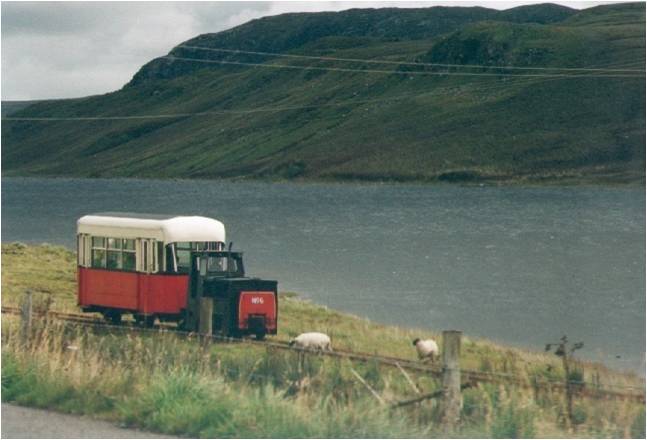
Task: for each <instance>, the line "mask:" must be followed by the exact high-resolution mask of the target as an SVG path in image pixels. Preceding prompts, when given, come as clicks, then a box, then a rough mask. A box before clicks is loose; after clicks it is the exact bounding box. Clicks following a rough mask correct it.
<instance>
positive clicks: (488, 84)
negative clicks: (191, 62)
mask: <svg viewBox="0 0 647 440" xmlns="http://www.w3.org/2000/svg"><path fill="white" fill-rule="evenodd" d="M634 62H635V61H632V63H634ZM623 64H626V63H623ZM610 66H614V64H610ZM495 76H500V75H495ZM585 76H587V77H589V76H590V77H596V76H597V75H595V74H591V75H585ZM558 79H559V78H554V77H549V78H544V77H543V76H542V77H541V78H540V79H539V78H537V77H535V76H532V75H509V78H507V79H503V81H505V84H501V83H493V82H492V78H491V77H488V78H487V79H483V80H479V81H475V82H470V83H466V84H459V85H454V86H450V87H444V88H437V89H435V90H432V91H429V92H423V93H417V92H415V93H413V92H412V93H405V94H401V95H395V96H390V97H384V98H374V99H364V100H346V101H337V102H329V103H324V104H310V105H287V106H275V107H257V108H253V109H238V110H235V109H234V110H228V109H221V110H211V111H203V112H185V113H167V114H156V115H150V114H149V115H116V116H70V117H48V116H42V117H39V116H34V117H11V116H7V117H3V118H2V121H43V122H47V121H119V120H146V119H177V118H187V117H193V116H198V117H199V116H215V115H245V114H253V113H272V112H281V111H292V110H310V109H316V108H326V107H346V106H361V105H365V104H379V103H386V102H394V101H400V100H406V99H415V98H423V97H430V96H443V95H447V94H450V93H455V92H459V93H460V92H462V91H465V92H472V93H474V92H490V91H502V90H504V89H505V88H508V87H510V86H525V85H537V84H542V83H546V82H549V81H555V80H558Z"/></svg>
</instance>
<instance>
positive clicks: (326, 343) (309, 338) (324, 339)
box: [289, 332, 332, 351]
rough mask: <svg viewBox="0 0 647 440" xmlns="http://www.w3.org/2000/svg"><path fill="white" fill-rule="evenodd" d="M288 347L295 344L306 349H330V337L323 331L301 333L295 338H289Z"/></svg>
mask: <svg viewBox="0 0 647 440" xmlns="http://www.w3.org/2000/svg"><path fill="white" fill-rule="evenodd" d="M289 344H290V347H292V346H296V347H299V348H305V349H308V350H316V351H324V350H325V351H332V346H331V343H330V337H329V336H328V335H326V334H324V333H317V332H309V333H301V334H300V335H299V336H297V337H296V338H293V339H290V342H289Z"/></svg>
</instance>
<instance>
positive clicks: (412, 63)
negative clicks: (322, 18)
mask: <svg viewBox="0 0 647 440" xmlns="http://www.w3.org/2000/svg"><path fill="white" fill-rule="evenodd" d="M178 47H179V48H182V49H192V50H207V51H213V52H226V53H237V54H249V55H260V56H275V57H284V58H300V59H308V60H323V61H344V62H353V63H369V64H395V65H406V66H421V67H423V66H424V67H456V68H468V69H501V70H562V71H572V72H578V71H582V72H637V73H645V70H639V69H606V68H599V67H521V66H490V65H482V64H444V63H424V62H417V61H393V60H370V59H365V58H364V59H362V58H338V57H327V56H312V55H297V54H288V53H277V52H258V51H251V50H240V49H223V48H217V47H203V46H190V45H181V46H178Z"/></svg>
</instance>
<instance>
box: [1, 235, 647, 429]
mask: <svg viewBox="0 0 647 440" xmlns="http://www.w3.org/2000/svg"><path fill="white" fill-rule="evenodd" d="M2 262H3V264H2V292H3V296H2V305H3V306H10V305H17V304H18V301H19V298H20V296H21V294H22V292H24V291H25V290H26V289H31V290H32V291H33V292H34V299H35V303H34V306H35V308H36V309H37V310H43V309H45V308H47V307H49V308H50V309H53V310H59V311H78V310H77V309H76V307H75V294H74V288H75V280H74V266H75V258H74V254H73V253H72V252H70V251H69V250H66V249H64V248H61V247H57V246H50V245H41V246H27V245H24V244H20V243H11V244H3V245H2ZM279 307H280V313H279V315H280V317H281V318H280V325H279V335H278V336H276V337H272V338H271V339H272V340H283V341H285V340H286V339H287V338H289V337H292V336H295V335H296V334H298V333H300V332H302V331H306V330H322V331H326V332H328V333H329V334H330V335H332V337H333V338H332V339H333V344H334V346H335V347H337V348H345V349H352V350H355V351H363V352H377V353H379V354H382V355H391V356H397V357H401V358H406V359H414V358H415V351H414V349H413V347H412V345H411V342H410V341H411V340H412V339H413V338H414V337H416V336H422V337H427V336H433V337H435V338H436V339H438V340H440V338H439V337H438V335H437V334H434V333H431V332H429V331H426V330H425V331H423V330H413V329H404V328H398V327H392V326H384V325H380V324H377V323H373V322H370V321H368V320H365V319H361V318H359V317H356V316H352V315H348V314H344V313H340V312H337V311H334V310H330V309H328V308H326V307H322V306H318V305H316V304H312V303H309V302H306V301H302V300H299V299H298V298H295V295H294V294H283V295H282V297H281V300H280V301H279ZM19 328H20V327H19V323H18V320H17V319H16V318H15V317H12V316H7V315H3V319H2V399H3V401H13V402H17V403H19V404H22V405H29V406H37V407H43V408H56V409H59V410H62V411H66V412H71V413H77V414H88V415H93V416H97V417H101V418H106V419H110V420H116V421H120V422H121V423H124V424H127V425H130V426H138V427H143V428H147V429H150V430H155V431H161V432H166V433H172V434H178V435H185V436H189V437H198V436H199V437H211V438H214V437H216V438H221V437H237V438H257V437H281V438H286V437H290V438H292V437H301V438H303V437H308V438H326V437H334V438H339V437H343V438H356V437H371V438H384V437H397V438H406V437H446V434H444V433H443V432H442V430H441V429H440V427H439V423H438V419H439V414H440V407H439V403H438V401H428V402H424V403H422V404H420V405H419V406H409V407H404V408H402V409H387V408H385V407H383V406H381V405H379V404H378V403H377V402H376V400H375V399H374V398H373V396H372V395H371V393H370V392H369V391H368V390H367V389H366V388H365V387H364V386H363V385H362V384H361V383H360V382H359V381H358V380H357V378H356V377H355V376H354V375H353V373H352V370H351V369H353V370H355V371H357V373H358V374H360V375H361V376H362V378H364V380H366V382H367V383H368V384H370V386H371V387H372V388H373V389H374V390H376V392H377V393H379V395H380V396H382V398H383V399H385V400H386V401H387V402H395V401H398V400H402V399H406V398H411V397H414V396H415V392H414V391H413V390H412V388H411V385H410V383H409V382H408V380H406V378H405V377H404V376H403V375H402V374H401V373H400V372H399V371H398V370H397V369H394V368H391V367H386V366H381V365H379V364H377V363H359V362H351V361H349V360H340V359H336V358H329V357H324V356H314V357H306V358H305V360H304V362H303V363H302V364H301V365H299V361H298V354H297V353H294V352H288V351H282V350H276V349H269V348H265V347H262V346H256V345H248V344H214V345H209V344H202V343H200V342H199V341H196V340H187V339H184V338H178V337H176V335H174V334H173V333H172V332H167V333H158V332H148V333H137V332H132V333H131V332H129V331H127V330H126V329H124V332H123V333H120V332H115V333H106V332H103V331H101V330H98V331H96V332H95V331H92V330H90V329H89V328H86V327H75V326H72V325H68V324H64V323H61V322H60V321H52V322H49V323H44V321H43V320H41V319H36V320H35V321H34V329H33V334H32V335H31V338H30V340H28V341H27V343H24V342H23V341H22V340H21V337H20V330H19ZM461 368H463V369H471V370H478V371H481V372H499V373H506V374H513V375H514V376H516V377H519V378H522V380H523V381H526V382H527V383H533V382H534V381H535V380H557V381H559V380H561V378H562V377H563V376H562V374H563V372H562V369H561V362H560V359H559V358H558V357H556V356H554V355H551V354H546V353H533V352H528V351H523V350H518V349H512V348H509V347H505V346H501V345H497V344H494V343H492V342H489V341H485V340H480V341H476V340H473V339H471V338H467V337H466V338H464V339H463V345H462V350H461ZM573 371H574V372H577V374H578V375H579V376H577V377H578V379H582V380H584V381H585V382H586V383H587V385H586V386H589V385H588V384H589V383H590V381H591V380H592V378H593V377H597V378H598V380H599V381H600V383H601V384H603V385H604V386H605V387H612V386H614V385H615V386H620V387H623V386H624V387H627V386H633V387H636V388H644V380H641V379H640V378H637V377H635V376H632V375H628V374H619V373H617V372H613V371H610V370H607V369H606V368H604V367H603V366H601V365H599V364H592V363H582V362H577V368H576V369H575V370H573ZM410 375H411V378H412V380H413V381H414V382H415V383H416V384H417V386H418V387H419V388H420V389H421V390H422V392H425V393H426V392H434V391H436V390H438V389H439V387H440V381H439V380H438V379H437V378H434V377H431V376H429V375H427V374H425V373H415V372H410ZM621 389H622V388H621ZM564 411H565V409H564V395H563V392H561V391H560V390H548V389H544V388H537V389H533V388H532V387H517V386H513V385H510V384H507V383H506V382H505V381H503V382H501V383H489V384H487V383H481V384H479V385H478V386H477V387H474V388H470V389H467V390H464V392H463V410H462V416H461V417H462V424H461V426H460V429H459V431H458V432H455V433H453V435H455V436H460V437H494V438H501V437H512V438H514V437H518V438H521V437H532V436H537V437H543V438H563V437H615V438H617V437H629V436H633V437H636V438H641V437H644V432H645V431H644V426H645V408H644V405H640V404H637V403H635V402H633V401H624V400H621V399H609V400H606V399H603V400H597V399H590V398H576V399H575V402H574V414H575V417H574V422H573V423H574V426H573V427H572V429H570V430H569V429H567V428H565V426H564V413H565V412H564Z"/></svg>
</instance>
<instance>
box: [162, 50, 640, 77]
mask: <svg viewBox="0 0 647 440" xmlns="http://www.w3.org/2000/svg"><path fill="white" fill-rule="evenodd" d="M160 58H165V59H168V60H173V61H188V62H197V63H211V64H227V65H236V66H252V67H265V68H274V69H294V70H317V71H333V72H357V73H379V74H389V75H391V74H395V75H406V76H411V75H417V76H477V77H478V76H490V77H504V76H514V77H534V78H643V77H644V75H633V74H631V75H629V74H627V75H619V74H604V75H597V74H596V75H594V74H568V73H527V74H524V75H516V74H512V73H491V72H480V73H477V72H419V71H416V72H408V71H402V70H381V69H350V68H345V67H320V66H293V65H290V64H269V63H246V62H242V61H224V60H205V59H202V58H186V57H176V56H174V55H166V56H163V57H160Z"/></svg>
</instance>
